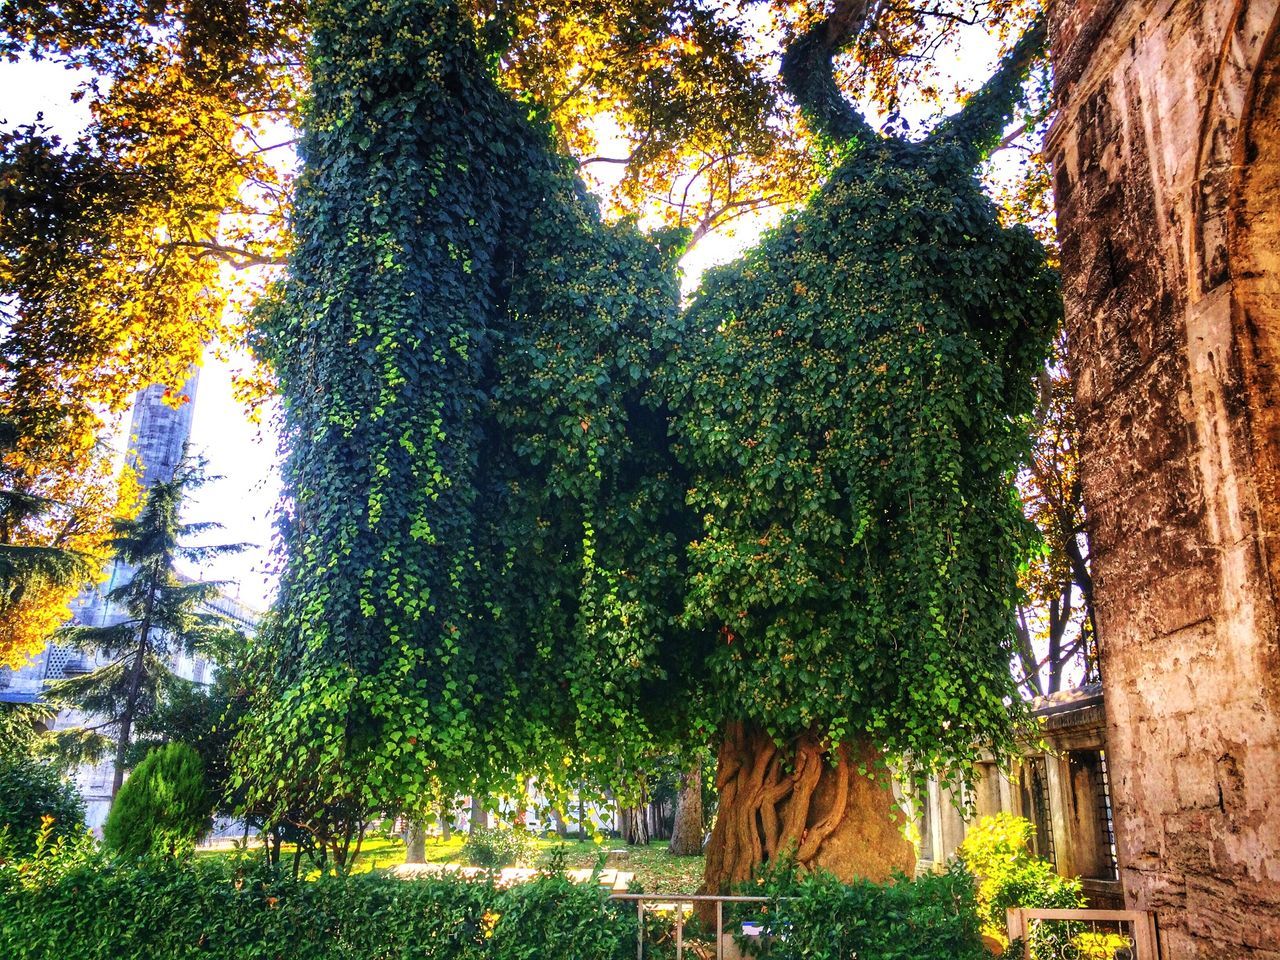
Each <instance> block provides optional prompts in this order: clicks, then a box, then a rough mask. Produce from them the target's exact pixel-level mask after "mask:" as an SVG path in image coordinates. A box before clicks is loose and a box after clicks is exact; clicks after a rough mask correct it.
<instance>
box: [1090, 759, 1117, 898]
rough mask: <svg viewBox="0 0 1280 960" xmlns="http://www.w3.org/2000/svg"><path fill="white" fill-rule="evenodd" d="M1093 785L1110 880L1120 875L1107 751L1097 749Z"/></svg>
mask: <svg viewBox="0 0 1280 960" xmlns="http://www.w3.org/2000/svg"><path fill="white" fill-rule="evenodd" d="M1094 786H1095V787H1096V788H1097V789H1096V791H1095V792H1096V795H1097V798H1098V821H1099V826H1101V827H1102V836H1103V838H1104V841H1105V843H1106V845H1107V857H1108V862H1109V864H1110V869H1111V873H1110V877H1109V879H1111V880H1116V879H1118V878H1119V876H1120V863H1119V861H1118V860H1117V858H1116V825H1115V819H1114V817H1113V815H1112V811H1111V776H1110V774H1108V773H1107V751H1105V750H1099V751H1098V763H1097V766H1095V767H1094Z"/></svg>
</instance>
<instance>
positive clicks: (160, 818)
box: [102, 743, 214, 857]
mask: <svg viewBox="0 0 1280 960" xmlns="http://www.w3.org/2000/svg"><path fill="white" fill-rule="evenodd" d="M213 803H214V801H213V797H212V796H211V794H210V793H209V787H208V784H207V783H206V782H205V776H204V763H203V761H201V759H200V755H199V754H198V753H196V752H195V750H194V749H192V748H191V747H190V746H188V745H187V744H185V743H170V744H168V745H166V746H163V747H159V748H158V749H156V750H153V751H152V752H151V753H149V754H147V757H146V759H145V760H143V761H142V762H141V763H140V764H138V766H137V769H135V770H134V771H133V774H132V775H131V776H130V777H129V779H128V780H126V781H125V782H124V786H123V787H121V788H120V792H119V793H118V794H116V798H115V801H114V802H113V803H112V804H111V813H110V814H109V815H108V816H107V822H106V823H105V824H104V825H103V828H102V840H103V843H104V844H105V845H106V846H107V848H108V849H111V850H114V851H117V852H118V853H121V854H123V855H124V856H126V857H147V856H155V855H160V856H169V857H174V856H178V855H180V854H183V853H186V852H188V851H190V849H191V848H192V847H194V846H195V842H196V840H198V839H199V838H200V835H201V834H202V833H204V832H205V831H206V830H208V828H209V817H210V814H211V813H212V812H213Z"/></svg>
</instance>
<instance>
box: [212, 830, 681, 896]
mask: <svg viewBox="0 0 1280 960" xmlns="http://www.w3.org/2000/svg"><path fill="white" fill-rule="evenodd" d="M466 839H467V838H466V835H465V834H455V835H454V836H453V837H452V838H451V839H449V840H448V841H447V842H446V841H443V840H440V839H439V838H436V837H432V838H428V840H427V860H428V862H430V863H465V858H464V857H463V853H462V845H463V843H465V842H466ZM536 843H537V846H538V852H539V859H540V862H541V863H546V862H547V860H548V859H549V858H550V856H551V853H552V851H554V850H556V849H558V848H563V850H564V854H565V861H564V862H565V866H567V867H569V868H571V869H573V868H580V867H586V868H590V867H594V866H595V865H596V863H597V862H598V861H599V859H600V857H601V856H603V855H604V854H605V853H607V852H608V851H610V850H623V851H626V857H625V862H622V863H619V864H618V869H620V870H625V871H627V872H629V873H634V874H635V884H636V885H638V886H640V887H642V888H643V889H644V890H645V891H648V892H659V893H692V892H693V891H695V890H697V889H698V886H699V885H700V884H701V883H702V857H673V856H672V855H671V854H669V853H667V842H666V841H665V840H659V841H655V842H654V843H651V844H650V845H649V846H647V847H628V846H626V844H624V843H622V842H621V841H618V840H608V839H606V840H605V841H604V842H603V843H595V842H593V841H591V840H567V841H565V840H560V839H559V838H557V837H542V838H539V839H538V840H537V841H536ZM290 852H291V851H289V850H288V849H286V852H285V856H288V855H289V853H290ZM228 855H229V852H228V851H226V850H218V849H213V850H200V851H198V852H197V856H202V857H216V856H228ZM400 863H404V843H403V842H401V840H400V838H399V837H393V838H391V839H385V838H383V837H381V836H379V835H377V834H371V835H370V836H368V837H366V838H365V841H364V844H363V846H362V847H361V848H360V857H359V859H357V860H356V864H355V870H354V872H356V873H365V872H368V871H370V870H386V869H390V868H391V867H394V866H396V865H397V864H400Z"/></svg>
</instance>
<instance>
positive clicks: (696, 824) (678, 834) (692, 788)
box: [667, 760, 704, 857]
mask: <svg viewBox="0 0 1280 960" xmlns="http://www.w3.org/2000/svg"><path fill="white" fill-rule="evenodd" d="M703 838H704V831H703V822H702V762H701V760H699V761H698V762H696V763H694V764H693V765H692V766H691V767H689V768H688V769H686V770H684V771H682V772H681V774H680V794H679V796H678V798H677V799H676V817H675V824H674V826H673V827H672V829H671V843H670V844H669V845H668V846H667V851H668V852H669V853H672V854H674V855H675V856H678V857H695V856H698V855H699V854H701V853H702V841H703Z"/></svg>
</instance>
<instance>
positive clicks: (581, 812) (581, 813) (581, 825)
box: [578, 783, 591, 840]
mask: <svg viewBox="0 0 1280 960" xmlns="http://www.w3.org/2000/svg"><path fill="white" fill-rule="evenodd" d="M586 789H587V788H586V786H585V785H583V784H581V783H580V784H578V839H579V840H585V839H587V837H588V836H590V834H591V831H590V830H588V829H587V801H586V800H585V799H584V795H585V793H586Z"/></svg>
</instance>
